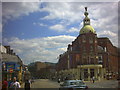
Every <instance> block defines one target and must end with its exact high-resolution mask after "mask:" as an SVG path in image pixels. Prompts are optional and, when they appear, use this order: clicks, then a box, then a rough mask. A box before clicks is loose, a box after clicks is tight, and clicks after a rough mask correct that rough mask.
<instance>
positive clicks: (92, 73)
mask: <svg viewBox="0 0 120 90" xmlns="http://www.w3.org/2000/svg"><path fill="white" fill-rule="evenodd" d="M93 76H95V75H94V69H90V78H92V77H93Z"/></svg>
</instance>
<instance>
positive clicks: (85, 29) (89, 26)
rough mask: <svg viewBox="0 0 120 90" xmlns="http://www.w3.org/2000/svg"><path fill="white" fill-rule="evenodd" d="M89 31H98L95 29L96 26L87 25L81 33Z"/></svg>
mask: <svg viewBox="0 0 120 90" xmlns="http://www.w3.org/2000/svg"><path fill="white" fill-rule="evenodd" d="M89 32H93V33H96V31H95V30H94V28H93V27H92V26H91V25H85V26H83V28H82V29H81V30H80V34H84V33H89Z"/></svg>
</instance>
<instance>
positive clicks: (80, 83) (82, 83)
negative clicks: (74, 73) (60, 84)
mask: <svg viewBox="0 0 120 90" xmlns="http://www.w3.org/2000/svg"><path fill="white" fill-rule="evenodd" d="M84 84H85V83H84V82H82V81H78V82H76V85H79V86H80V85H84Z"/></svg>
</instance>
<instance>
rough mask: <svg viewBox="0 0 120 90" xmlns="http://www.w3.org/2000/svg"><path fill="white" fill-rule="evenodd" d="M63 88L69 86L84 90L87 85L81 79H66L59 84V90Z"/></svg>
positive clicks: (71, 88) (76, 89)
mask: <svg viewBox="0 0 120 90" xmlns="http://www.w3.org/2000/svg"><path fill="white" fill-rule="evenodd" d="M64 88H70V90H79V89H82V90H85V89H88V86H87V85H86V84H85V83H84V82H83V81H82V80H66V81H64V82H63V84H60V90H63V89H64Z"/></svg>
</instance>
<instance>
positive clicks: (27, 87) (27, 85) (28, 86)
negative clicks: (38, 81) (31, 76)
mask: <svg viewBox="0 0 120 90" xmlns="http://www.w3.org/2000/svg"><path fill="white" fill-rule="evenodd" d="M30 87H31V83H30V80H26V81H25V86H24V88H25V90H30Z"/></svg>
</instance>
